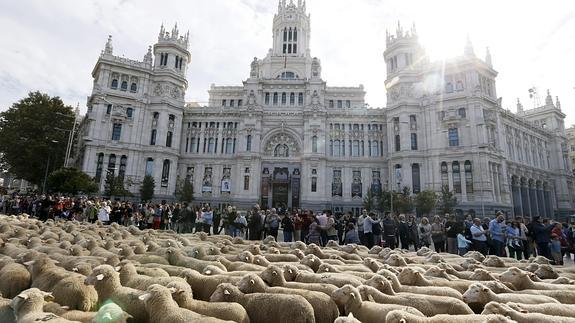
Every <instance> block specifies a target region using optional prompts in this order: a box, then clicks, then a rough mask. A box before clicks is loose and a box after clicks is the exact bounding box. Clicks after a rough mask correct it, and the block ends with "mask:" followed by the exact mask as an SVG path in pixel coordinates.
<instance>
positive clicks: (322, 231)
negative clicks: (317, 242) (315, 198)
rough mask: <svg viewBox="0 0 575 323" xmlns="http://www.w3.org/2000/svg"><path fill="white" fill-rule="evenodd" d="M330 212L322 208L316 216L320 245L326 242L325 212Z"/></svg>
mask: <svg viewBox="0 0 575 323" xmlns="http://www.w3.org/2000/svg"><path fill="white" fill-rule="evenodd" d="M328 211H329V212H330V213H331V210H323V212H322V213H321V214H320V215H319V216H318V217H317V221H318V222H319V230H320V234H321V246H322V247H324V246H325V244H326V243H327V218H328V215H327V212H328Z"/></svg>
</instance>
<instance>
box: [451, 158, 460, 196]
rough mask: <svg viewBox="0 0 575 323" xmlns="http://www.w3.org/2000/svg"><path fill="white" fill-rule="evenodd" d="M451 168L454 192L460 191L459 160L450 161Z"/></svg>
mask: <svg viewBox="0 0 575 323" xmlns="http://www.w3.org/2000/svg"><path fill="white" fill-rule="evenodd" d="M451 168H452V169H453V191H454V192H455V193H461V173H460V169H459V162H458V161H454V162H453V163H451Z"/></svg>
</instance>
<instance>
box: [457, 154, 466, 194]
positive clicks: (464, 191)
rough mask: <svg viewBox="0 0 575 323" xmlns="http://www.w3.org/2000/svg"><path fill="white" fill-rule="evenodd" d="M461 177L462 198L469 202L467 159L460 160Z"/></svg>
mask: <svg viewBox="0 0 575 323" xmlns="http://www.w3.org/2000/svg"><path fill="white" fill-rule="evenodd" d="M459 177H460V178H461V200H462V201H463V202H467V178H465V161H460V162H459Z"/></svg>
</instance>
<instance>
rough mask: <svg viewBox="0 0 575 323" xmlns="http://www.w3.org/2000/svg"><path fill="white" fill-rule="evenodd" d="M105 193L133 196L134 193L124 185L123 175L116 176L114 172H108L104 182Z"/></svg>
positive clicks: (107, 194)
mask: <svg viewBox="0 0 575 323" xmlns="http://www.w3.org/2000/svg"><path fill="white" fill-rule="evenodd" d="M104 195H106V196H109V197H112V196H122V197H126V196H132V193H131V192H130V191H128V190H127V189H126V188H125V187H124V178H123V177H122V176H114V173H113V172H108V175H106V180H105V182H104Z"/></svg>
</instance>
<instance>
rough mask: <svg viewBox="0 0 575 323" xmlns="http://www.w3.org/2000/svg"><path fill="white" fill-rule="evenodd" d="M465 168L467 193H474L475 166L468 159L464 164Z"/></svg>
mask: <svg viewBox="0 0 575 323" xmlns="http://www.w3.org/2000/svg"><path fill="white" fill-rule="evenodd" d="M463 167H464V168H465V190H466V191H467V193H473V168H472V167H471V161H469V160H466V161H465V164H464V166H463Z"/></svg>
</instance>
